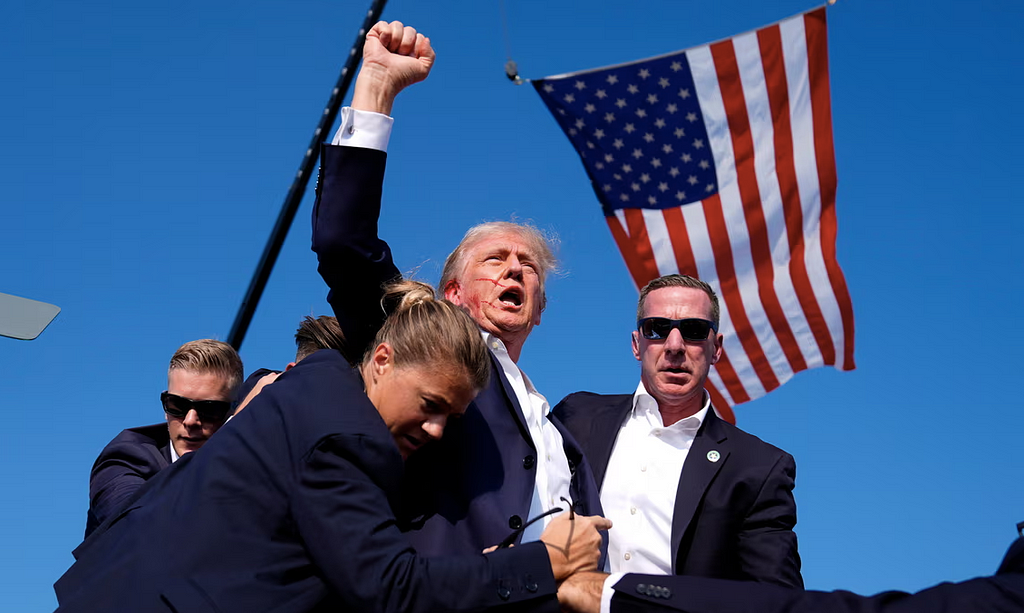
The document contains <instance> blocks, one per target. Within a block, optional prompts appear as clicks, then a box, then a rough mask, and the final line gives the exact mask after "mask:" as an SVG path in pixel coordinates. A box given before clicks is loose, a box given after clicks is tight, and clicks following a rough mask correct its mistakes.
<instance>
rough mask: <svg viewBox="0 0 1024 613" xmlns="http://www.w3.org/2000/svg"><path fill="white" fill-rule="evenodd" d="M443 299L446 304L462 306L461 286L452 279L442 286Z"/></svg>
mask: <svg viewBox="0 0 1024 613" xmlns="http://www.w3.org/2000/svg"><path fill="white" fill-rule="evenodd" d="M444 297H445V298H446V299H447V300H448V302H450V303H452V304H455V305H458V306H462V285H460V284H459V282H458V281H456V280H455V279H452V280H451V281H449V282H448V284H447V285H445V286H444Z"/></svg>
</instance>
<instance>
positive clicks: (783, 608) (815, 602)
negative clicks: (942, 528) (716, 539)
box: [611, 539, 1024, 613]
mask: <svg viewBox="0 0 1024 613" xmlns="http://www.w3.org/2000/svg"><path fill="white" fill-rule="evenodd" d="M611 610H612V613H659V612H664V613H667V612H669V611H686V612H687V613H742V612H747V611H749V612H751V613H997V612H998V613H1010V612H1012V611H1024V539H1017V540H1016V541H1015V542H1014V543H1013V544H1011V545H1010V549H1009V551H1007V552H1006V557H1004V558H1003V563H1002V564H1001V565H1000V566H999V570H997V571H996V574H995V575H994V576H992V577H980V578H977V579H971V580H970V581H964V582H962V583H940V584H939V585H936V586H935V587H931V588H928V589H926V590H922V591H920V592H917V593H916V594H907V593H905V592H883V593H881V594H876V595H874V596H858V595H857V594H853V593H850V592H845V591H836V592H805V591H802V590H791V589H784V588H780V587H776V586H773V585H764V584H759V583H737V582H735V581H719V580H716V579H704V578H701V577H664V576H652V575H626V576H624V577H623V578H622V579H621V580H620V581H619V582H618V583H616V584H615V595H614V596H613V597H612V606H611Z"/></svg>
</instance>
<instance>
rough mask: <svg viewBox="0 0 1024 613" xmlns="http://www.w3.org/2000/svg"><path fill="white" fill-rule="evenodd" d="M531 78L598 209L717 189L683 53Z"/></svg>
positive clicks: (675, 199)
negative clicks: (576, 155)
mask: <svg viewBox="0 0 1024 613" xmlns="http://www.w3.org/2000/svg"><path fill="white" fill-rule="evenodd" d="M533 85H534V87H535V88H536V90H537V93H539V94H540V96H541V99H542V100H544V104H546V105H547V107H548V109H550V110H551V113H552V114H553V115H554V116H555V120H556V121H558V125H559V126H561V127H562V130H563V131H564V132H565V134H566V135H567V136H568V137H569V140H570V141H572V145H573V147H575V148H576V151H577V152H578V153H579V155H580V158H581V159H582V160H583V165H584V167H585V168H586V170H587V174H588V175H590V180H591V183H592V184H593V186H594V191H595V192H596V193H597V196H598V199H600V201H601V204H602V205H603V207H604V211H605V215H612V214H614V211H615V210H616V209H639V208H644V209H667V208H671V207H677V206H680V205H683V204H687V203H690V202H697V201H700V200H702V199H704V198H707V197H708V196H711V195H713V194H715V193H717V192H718V181H717V178H716V174H715V163H714V158H713V156H712V153H711V148H710V146H709V145H708V134H707V128H705V126H704V117H703V114H702V113H701V110H700V104H699V103H698V101H697V95H696V90H695V88H694V83H693V76H692V74H691V73H690V64H689V62H688V61H687V59H686V54H685V53H683V52H680V53H677V54H673V55H669V56H664V57H660V58H656V59H652V60H646V61H643V62H639V63H635V64H628V65H624V66H617V67H613V68H605V69H598V70H594V71H590V72H586V73H583V74H575V75H569V76H566V77H556V78H548V79H540V80H535V81H533Z"/></svg>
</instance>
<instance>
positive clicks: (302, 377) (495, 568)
mask: <svg viewBox="0 0 1024 613" xmlns="http://www.w3.org/2000/svg"><path fill="white" fill-rule="evenodd" d="M401 477H402V458H401V456H400V455H399V452H398V448H397V447H396V446H395V444H394V441H393V439H392V437H391V435H390V433H389V432H388V430H387V427H386V426H385V425H384V422H383V420H381V419H380V416H379V414H378V413H377V411H376V409H375V408H374V407H373V405H372V404H371V403H370V401H369V400H368V399H367V397H366V395H365V393H364V392H363V386H362V379H361V378H360V376H359V374H358V371H356V370H354V369H351V368H350V367H349V365H348V363H347V362H346V361H345V360H344V359H343V358H342V357H341V356H340V355H339V354H338V353H337V352H335V351H333V350H324V351H319V352H317V353H315V354H313V355H311V356H309V357H308V358H306V359H305V360H303V361H302V362H301V363H300V364H299V365H298V366H296V367H295V368H293V369H292V370H290V371H289V372H287V373H285V374H283V375H281V377H280V378H279V379H278V380H277V381H276V382H275V383H274V384H273V385H271V386H268V387H267V388H266V389H264V390H263V391H262V392H261V393H260V395H259V396H257V398H256V399H255V400H254V401H253V402H252V404H251V405H250V406H249V407H248V408H246V410H245V411H243V412H241V413H239V414H238V416H237V417H235V418H234V419H232V420H231V422H230V423H228V424H226V425H225V426H224V427H223V428H221V429H220V431H218V433H217V436H215V437H213V438H211V439H210V440H209V441H208V442H207V443H206V444H205V445H204V446H203V448H202V449H200V450H198V451H195V452H192V453H190V454H187V455H186V456H184V457H183V458H182V459H181V460H179V461H178V462H176V463H175V464H174V465H173V466H171V467H170V468H168V469H167V470H164V471H162V472H161V473H160V474H159V475H157V476H156V477H155V478H153V479H151V480H150V481H149V482H148V483H147V484H146V485H145V486H144V487H143V488H142V490H140V492H139V495H138V497H137V498H135V499H134V500H133V501H132V503H131V504H130V505H129V507H128V509H126V510H125V511H124V512H122V513H121V514H120V515H119V516H117V517H116V518H113V519H112V520H110V521H108V522H106V523H104V524H103V525H101V526H100V528H99V529H98V530H97V531H96V532H95V533H94V534H93V535H92V536H91V537H90V538H89V539H87V540H86V541H85V543H83V544H82V545H81V546H80V547H79V548H78V549H77V550H76V551H75V557H76V559H77V560H78V561H77V562H76V563H75V564H74V566H72V567H71V569H70V570H69V571H68V572H67V573H66V574H65V575H64V576H63V577H62V578H61V579H60V580H59V581H58V582H57V584H56V585H55V589H56V592H57V598H58V601H59V602H60V608H59V609H58V611H62V612H63V611H68V612H70V611H90V612H91V611H115V612H116V611H125V612H133V613H135V612H146V611H161V612H165V611H178V612H181V611H188V612H189V613H203V612H213V611H221V612H224V611H239V612H241V611H245V612H250V611H275V612H282V613H283V612H289V611H296V612H298V611H314V610H316V611H319V610H338V611H394V612H403V613H416V612H426V611H468V610H478V609H483V608H488V607H495V606H499V605H504V604H513V605H522V606H523V607H529V608H531V610H534V609H538V610H539V609H542V608H543V607H545V606H546V607H549V608H551V609H553V610H555V611H557V602H556V600H555V598H554V592H555V584H554V578H553V576H552V574H551V568H550V565H549V561H548V554H547V551H546V548H545V547H544V545H543V544H541V543H530V544H527V545H524V546H522V547H516V548H513V549H505V550H501V551H498V552H495V554H490V555H487V556H484V555H481V554H480V553H479V552H477V553H476V555H473V556H458V557H457V556H451V557H447V558H436V559H427V558H424V557H422V556H419V555H417V553H416V552H415V551H414V550H413V548H412V547H411V546H410V545H409V541H408V539H407V538H406V537H405V535H403V534H402V533H401V532H400V531H399V529H398V527H397V525H396V521H395V517H394V515H393V514H392V512H391V506H392V504H394V502H395V501H396V499H397V497H398V495H399V484H400V482H401Z"/></svg>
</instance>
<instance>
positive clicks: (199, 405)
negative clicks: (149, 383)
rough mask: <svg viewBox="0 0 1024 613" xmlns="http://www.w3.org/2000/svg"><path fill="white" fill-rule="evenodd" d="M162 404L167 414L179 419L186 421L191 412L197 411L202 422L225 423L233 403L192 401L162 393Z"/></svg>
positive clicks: (225, 401) (224, 401)
mask: <svg viewBox="0 0 1024 613" xmlns="http://www.w3.org/2000/svg"><path fill="white" fill-rule="evenodd" d="M160 402H161V403H163V405H164V412H165V413H167V414H168V415H170V416H171V417H177V418H178V419H184V418H185V416H186V415H188V412H189V411H191V410H192V409H195V410H196V413H197V414H198V415H199V419H200V420H202V421H208V422H218V421H224V420H225V419H226V418H227V416H228V411H230V410H231V403H230V402H228V401H227V400H192V399H191V398H185V397H184V396H178V395H177V394H172V393H170V392H161V393H160Z"/></svg>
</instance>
